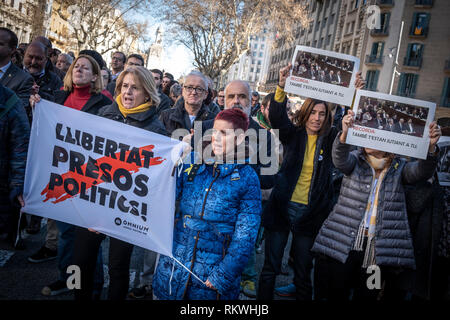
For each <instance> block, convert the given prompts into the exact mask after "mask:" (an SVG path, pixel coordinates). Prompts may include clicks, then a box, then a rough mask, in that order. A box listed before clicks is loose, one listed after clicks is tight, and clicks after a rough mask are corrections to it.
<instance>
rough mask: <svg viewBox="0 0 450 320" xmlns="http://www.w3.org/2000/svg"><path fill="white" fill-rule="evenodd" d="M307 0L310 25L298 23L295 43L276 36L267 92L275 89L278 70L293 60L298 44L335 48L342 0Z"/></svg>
mask: <svg viewBox="0 0 450 320" xmlns="http://www.w3.org/2000/svg"><path fill="white" fill-rule="evenodd" d="M305 2H306V7H307V11H308V12H309V17H310V22H309V26H308V27H307V28H302V27H301V25H300V24H298V27H297V33H296V34H295V41H294V42H293V43H287V42H286V41H285V40H284V39H283V38H276V40H275V47H274V48H273V50H272V52H271V57H270V65H269V68H268V73H267V80H266V82H265V85H264V89H265V91H267V92H270V91H273V90H275V87H276V85H277V82H278V71H279V70H280V68H282V67H284V66H286V65H287V64H288V63H289V62H291V61H292V57H293V55H294V52H295V47H296V45H305V46H308V47H314V48H319V49H324V50H333V48H334V42H335V37H336V32H337V21H338V15H339V10H340V4H341V0H322V1H317V0H305Z"/></svg>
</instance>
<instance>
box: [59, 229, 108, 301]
mask: <svg viewBox="0 0 450 320" xmlns="http://www.w3.org/2000/svg"><path fill="white" fill-rule="evenodd" d="M56 226H57V228H58V231H59V239H58V270H59V280H61V281H64V282H66V281H67V278H68V277H69V276H70V274H68V273H67V268H68V267H69V266H70V265H71V264H72V263H73V250H74V243H75V230H76V226H74V225H71V224H68V223H65V222H61V221H56ZM102 287H103V257H102V250H101V247H100V250H99V253H98V255H97V264H96V268H95V272H94V291H95V293H97V294H100V292H101V289H102Z"/></svg>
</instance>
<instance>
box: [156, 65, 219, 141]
mask: <svg viewBox="0 0 450 320" xmlns="http://www.w3.org/2000/svg"><path fill="white" fill-rule="evenodd" d="M207 95H208V82H207V80H206V78H205V77H204V75H203V74H202V73H200V72H198V71H192V72H191V73H190V74H188V75H187V76H186V80H185V82H184V85H183V90H182V98H180V99H179V100H178V101H177V103H176V104H175V106H174V107H173V108H171V109H167V110H164V111H163V112H161V118H160V119H161V121H162V123H163V124H164V126H165V127H166V130H167V132H169V133H170V134H171V133H172V132H173V131H175V130H176V129H186V130H187V131H186V133H189V132H190V130H191V129H193V128H194V122H195V121H205V120H212V119H214V118H215V116H216V114H215V113H212V112H211V111H210V109H209V108H208V106H206V105H205V104H204V101H205V99H206V97H207Z"/></svg>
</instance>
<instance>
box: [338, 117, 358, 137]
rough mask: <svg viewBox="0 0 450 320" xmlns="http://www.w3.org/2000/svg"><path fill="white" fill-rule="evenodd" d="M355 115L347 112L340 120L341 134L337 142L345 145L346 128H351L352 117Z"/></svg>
mask: <svg viewBox="0 0 450 320" xmlns="http://www.w3.org/2000/svg"><path fill="white" fill-rule="evenodd" d="M354 116H355V113H354V112H353V111H352V110H348V113H347V114H346V115H345V116H344V117H343V118H342V134H341V137H340V138H339V140H340V141H341V143H345V140H346V139H347V133H348V128H351V127H353V117H354Z"/></svg>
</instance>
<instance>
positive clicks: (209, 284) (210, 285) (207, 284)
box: [205, 280, 217, 290]
mask: <svg viewBox="0 0 450 320" xmlns="http://www.w3.org/2000/svg"><path fill="white" fill-rule="evenodd" d="M205 284H206V286H207V287H208V288H210V289H212V290H217V289H216V288H215V287H214V286H213V285H212V284H211V282H209V280H206V282H205Z"/></svg>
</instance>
